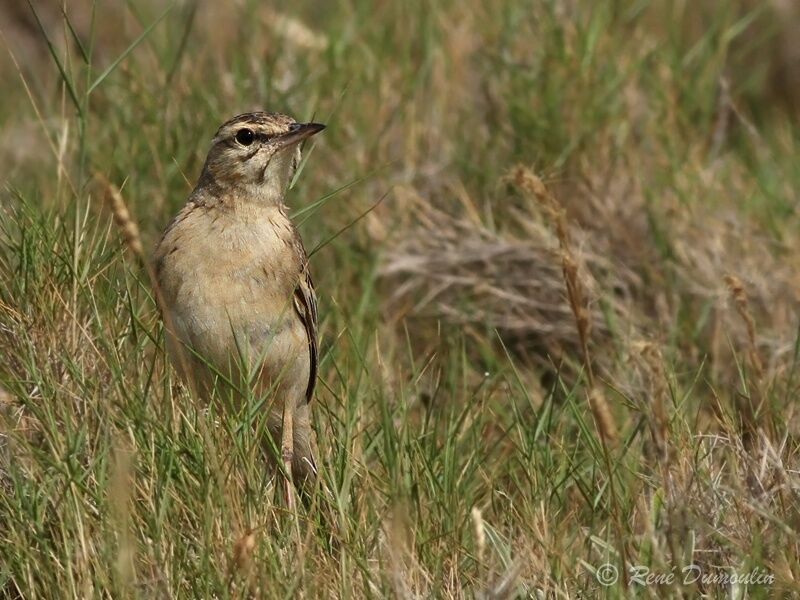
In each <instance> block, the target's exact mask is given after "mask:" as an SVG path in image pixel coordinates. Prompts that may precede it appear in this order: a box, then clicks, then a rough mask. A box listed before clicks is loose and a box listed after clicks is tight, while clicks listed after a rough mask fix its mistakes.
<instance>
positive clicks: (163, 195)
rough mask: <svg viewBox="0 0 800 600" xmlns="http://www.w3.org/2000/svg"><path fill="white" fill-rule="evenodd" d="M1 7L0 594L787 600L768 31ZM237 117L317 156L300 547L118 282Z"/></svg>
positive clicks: (323, 7)
mask: <svg viewBox="0 0 800 600" xmlns="http://www.w3.org/2000/svg"><path fill="white" fill-rule="evenodd" d="M32 4H33V6H34V7H35V9H36V16H34V12H32V11H31V9H30V7H29V6H28V5H27V4H26V3H23V2H4V3H2V4H0V29H2V32H3V40H4V44H5V49H4V50H3V53H2V58H0V73H2V80H3V82H4V85H3V94H2V95H0V159H2V165H3V169H2V179H3V182H4V184H3V189H2V191H1V192H0V383H1V384H2V390H1V391H0V423H1V424H2V437H0V486H1V487H2V493H1V494H0V590H2V595H3V596H4V597H10V598H15V597H24V598H52V597H57V596H62V597H95V596H107V597H115V598H116V597H137V596H141V597H185V598H196V597H247V596H250V595H255V596H264V597H294V596H300V597H309V598H314V597H318V596H323V597H329V596H332V597H342V598H350V597H376V598H380V597H387V596H388V597H402V598H406V597H455V598H460V597H485V598H506V597H520V598H525V597H537V598H538V597H541V598H544V597H595V596H605V595H608V596H611V597H623V596H628V595H630V594H636V595H640V596H653V597H656V596H660V595H684V596H687V597H695V596H697V595H700V594H707V595H709V596H712V597H713V596H723V595H729V596H731V597H737V598H739V597H772V596H778V595H788V594H791V593H793V592H796V590H797V588H798V578H799V577H800V561H799V560H798V556H800V542H798V540H799V539H800V512H798V508H799V507H800V498H799V497H798V493H800V474H799V473H798V438H797V436H798V415H797V409H796V406H797V403H796V400H797V396H798V387H799V386H800V382H799V379H800V378H799V377H798V374H797V359H798V350H799V349H800V345H799V344H800V337H799V336H798V331H800V329H799V326H800V323H798V306H799V304H800V260H799V257H800V212H799V211H798V190H799V189H800V161H798V158H797V156H798V141H799V140H800V137H799V136H798V133H799V130H798V126H797V123H798V120H797V119H798V115H800V45H799V44H798V41H797V35H796V34H797V31H798V29H800V16H799V15H800V11H799V9H798V5H797V3H793V2H791V0H765V1H763V2H756V1H755V0H753V1H749V0H717V1H711V0H709V1H701V2H685V1H676V2H666V1H663V2H662V1H660V0H639V1H613V0H605V1H600V2H598V1H590V0H587V1H583V0H537V1H522V0H508V1H504V2H494V1H482V0H467V1H463V0H462V1H461V2H455V1H450V0H438V1H431V2H419V1H410V2H388V1H380V2H360V1H358V0H350V1H347V2H338V3H334V2H326V3H317V2H306V1H301V2H295V3H293V8H291V9H286V10H284V9H283V8H280V9H279V8H277V3H276V5H275V6H273V7H270V6H264V3H260V2H246V1H239V2H232V3H222V2H211V1H208V2H199V3H193V2H177V3H175V4H171V5H169V6H167V5H162V4H161V3H158V2H155V1H153V2H147V1H144V0H143V1H141V2H138V1H137V2H134V1H128V2H122V1H119V2H106V3H97V5H94V4H93V3H91V2H89V1H88V0H86V1H83V2H77V1H76V2H69V3H65V7H66V10H65V11H62V9H61V3H60V2H57V1H56V0H53V1H50V2H48V1H45V0H33V2H32ZM165 9H166V10H165ZM255 108H267V109H270V110H277V111H281V112H288V113H290V114H292V115H295V116H296V117H297V118H311V117H312V116H313V117H314V118H315V119H317V120H321V121H323V122H325V123H327V124H328V126H329V127H328V129H327V130H326V131H325V133H324V134H323V135H321V136H319V139H318V141H317V142H316V145H315V147H314V148H313V152H309V151H308V150H309V149H307V152H306V156H308V157H309V160H308V161H307V163H305V165H304V169H303V171H302V174H301V176H300V177H299V179H298V181H297V184H296V185H295V187H294V189H293V190H292V192H291V204H292V208H293V210H294V211H295V213H296V215H297V219H298V222H300V223H302V226H301V231H302V233H303V236H304V239H305V241H306V246H307V247H308V248H309V249H314V250H315V252H314V254H313V257H312V266H313V270H314V274H315V279H316V283H317V287H318V292H319V296H320V312H321V319H322V324H321V329H322V368H321V374H320V385H319V386H318V390H319V391H318V394H317V398H316V400H315V420H316V428H317V431H318V436H319V445H320V448H321V455H322V456H321V465H322V473H323V480H324V485H323V488H324V489H320V490H319V491H318V493H317V494H316V496H315V502H316V506H315V507H314V508H313V509H312V510H306V509H305V508H300V509H299V513H298V515H297V516H296V517H295V516H293V515H290V514H288V513H287V512H286V510H285V509H284V508H283V507H282V505H281V502H280V501H279V496H280V494H279V493H278V492H277V491H276V490H275V489H274V488H275V485H274V482H273V474H272V473H271V472H270V471H269V470H268V469H265V468H264V463H263V460H262V458H261V456H260V454H259V450H258V441H257V440H254V439H253V435H252V429H251V428H249V427H248V426H247V419H246V417H243V416H241V415H240V416H239V417H238V418H234V417H231V416H230V415H223V414H220V413H219V412H218V411H217V409H216V407H214V406H208V407H207V406H202V405H199V404H198V403H196V402H194V401H193V400H192V398H190V396H189V393H188V392H187V390H186V389H184V388H183V387H182V386H181V385H180V384H179V382H178V381H177V379H176V376H175V373H174V372H173V370H172V369H171V368H170V366H169V365H168V363H167V362H166V360H165V355H164V351H163V330H162V325H161V321H160V318H159V314H158V310H157V307H156V305H155V302H154V299H153V294H152V291H151V287H150V283H149V280H148V277H147V273H146V270H145V269H144V268H143V266H142V263H141V261H140V260H139V259H138V257H137V254H136V252H135V250H136V244H137V242H140V243H141V244H142V247H143V248H144V253H145V255H147V254H148V253H149V249H150V248H152V246H153V244H154V242H155V240H156V239H157V236H158V235H159V233H160V231H161V230H162V228H163V227H164V225H165V224H166V223H167V222H168V220H169V219H170V217H171V216H172V215H173V214H174V213H175V212H176V211H177V210H178V208H179V207H180V206H181V204H182V203H183V201H184V199H185V198H186V196H187V194H188V192H189V191H190V190H191V187H192V185H193V183H194V181H195V179H196V177H197V175H198V172H199V169H200V167H201V165H202V160H203V159H204V157H205V153H206V151H207V148H208V142H209V140H210V137H211V136H212V134H213V132H214V131H215V128H216V127H217V126H218V124H219V123H221V122H222V121H223V120H225V119H227V118H229V117H230V116H232V115H234V114H237V113H239V112H243V111H246V110H251V109H255ZM315 139H316V138H315ZM114 189H121V194H120V195H119V196H114V195H113V193H112V192H113V190H114ZM109 198H111V199H113V198H116V204H113V203H109V202H107V201H106V200H107V199H109ZM114 207H115V208H114ZM123 207H125V208H124V209H123ZM125 210H127V211H128V217H127V219H128V220H127V221H126V222H124V223H123V225H125V226H126V227H127V229H120V228H119V227H116V226H115V225H114V222H113V218H112V213H114V212H116V216H117V218H118V219H122V220H123V221H125V219H126V218H125V215H124V212H125ZM132 223H136V224H138V232H137V231H135V230H134V229H132ZM126 236H127V237H126ZM317 250H318V251H317ZM605 564H610V565H612V566H613V569H616V570H617V572H618V573H619V574H620V576H619V579H618V581H616V582H614V583H612V584H611V585H603V584H604V583H608V582H605V581H604V580H603V577H606V576H608V574H609V573H611V574H612V575H613V569H610V568H608V567H607V568H605V569H601V570H600V571H599V572H598V569H600V568H601V566H602V565H605ZM689 565H697V566H698V568H699V569H701V570H702V572H703V574H704V575H706V576H707V577H706V579H703V580H699V581H695V582H693V583H688V584H684V582H683V576H682V575H681V574H680V573H681V570H682V569H684V568H686V567H687V566H689ZM636 566H641V567H643V568H644V567H646V568H649V569H650V570H651V572H652V573H660V574H669V573H671V572H675V573H677V574H678V576H677V577H676V579H675V582H674V583H672V584H663V585H660V586H657V585H650V586H647V587H645V586H641V585H638V584H637V583H636V582H635V581H629V578H628V577H626V576H625V575H628V574H630V572H631V569H632V568H635V567H636ZM754 570H755V571H756V572H760V573H762V574H769V575H770V576H772V577H773V578H774V581H772V583H771V584H769V585H749V586H748V585H746V584H741V583H739V584H735V585H726V584H725V583H723V582H721V579H722V576H723V575H724V574H728V575H729V576H730V574H731V573H736V574H739V575H744V574H746V573H751V572H753V571H754ZM715 578H716V579H715ZM611 579H613V577H612V578H611Z"/></svg>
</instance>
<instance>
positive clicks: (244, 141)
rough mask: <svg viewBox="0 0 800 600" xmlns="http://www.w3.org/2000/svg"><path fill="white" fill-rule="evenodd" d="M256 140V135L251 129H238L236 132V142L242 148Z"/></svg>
mask: <svg viewBox="0 0 800 600" xmlns="http://www.w3.org/2000/svg"><path fill="white" fill-rule="evenodd" d="M254 139H256V134H255V133H253V130H252V129H240V130H239V131H237V132H236V141H237V142H239V143H240V144H241V145H242V146H249V145H250V144H252V143H253V140H254Z"/></svg>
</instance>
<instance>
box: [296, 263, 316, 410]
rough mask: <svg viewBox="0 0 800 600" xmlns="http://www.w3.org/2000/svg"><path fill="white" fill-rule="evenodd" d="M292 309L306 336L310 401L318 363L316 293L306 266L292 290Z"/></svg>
mask: <svg viewBox="0 0 800 600" xmlns="http://www.w3.org/2000/svg"><path fill="white" fill-rule="evenodd" d="M294 309H295V310H296V311H297V315H298V316H299V317H300V320H301V321H302V322H303V326H304V327H305V328H306V335H307V336H308V355H309V359H310V361H311V365H310V366H311V369H310V371H309V375H308V386H307V387H306V402H311V398H312V397H313V396H314V388H315V387H316V385H317V368H318V365H319V357H318V348H317V295H316V294H315V293H314V283H313V282H312V281H311V275H310V274H309V272H308V266H307V265H306V268H305V269H303V275H302V276H301V278H300V283H299V284H298V285H297V287H296V288H295V290H294Z"/></svg>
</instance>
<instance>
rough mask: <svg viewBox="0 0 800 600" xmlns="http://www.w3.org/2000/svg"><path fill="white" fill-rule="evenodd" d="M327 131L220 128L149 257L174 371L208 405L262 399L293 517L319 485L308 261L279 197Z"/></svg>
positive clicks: (247, 123) (254, 121)
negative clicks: (301, 495)
mask: <svg viewBox="0 0 800 600" xmlns="http://www.w3.org/2000/svg"><path fill="white" fill-rule="evenodd" d="M324 128H325V125H323V124H321V123H315V122H297V121H296V120H295V119H293V118H291V117H289V116H287V115H284V114H279V113H272V112H251V113H245V114H240V115H238V116H235V117H233V118H232V119H230V120H228V121H226V122H225V123H223V124H222V125H221V126H220V127H219V129H218V130H217V132H216V134H215V135H214V138H213V139H212V141H211V148H210V150H209V152H208V155H207V157H206V160H205V163H204V165H203V169H202V172H201V174H200V177H199V179H198V181H197V185H196V186H195V188H194V190H193V191H192V192H191V193H190V194H189V197H188V200H187V202H186V204H185V205H184V206H183V208H182V209H181V210H180V211H179V212H178V214H177V215H176V216H175V217H174V218H173V219H172V221H171V222H170V223H169V224H168V225H167V227H166V229H165V230H164V233H163V235H162V236H161V238H160V240H159V242H158V243H157V245H156V250H155V253H154V271H155V275H156V281H157V287H158V290H157V291H158V297H159V304H160V305H161V312H162V315H163V320H164V324H165V332H166V334H165V338H166V348H167V353H168V355H169V357H170V359H171V362H172V364H173V365H174V367H175V369H176V370H177V371H178V373H179V375H180V376H181V377H182V378H183V379H184V380H185V381H187V382H188V384H189V386H190V389H194V390H195V391H196V393H197V394H198V395H199V396H200V397H201V398H203V399H205V400H210V399H211V398H212V397H213V394H214V390H215V389H216V390H220V389H222V388H224V389H226V390H228V392H229V395H228V398H232V399H234V401H238V402H240V403H241V402H242V401H243V399H244V398H245V397H246V395H247V394H248V393H251V394H253V395H254V396H257V397H260V398H267V399H268V400H265V402H264V406H266V407H267V408H266V410H268V411H269V412H268V415H267V433H268V435H269V436H270V437H271V441H272V442H273V443H274V444H275V446H273V448H274V447H278V448H279V451H280V461H281V462H282V466H283V473H284V474H285V475H286V497H287V503H288V506H289V508H292V509H293V508H294V500H293V498H294V492H295V491H296V487H299V488H301V490H302V489H306V490H307V489H308V488H309V484H310V483H312V482H313V481H314V480H315V478H316V476H317V465H316V457H315V454H316V448H315V447H316V440H315V436H314V431H313V429H312V426H311V414H310V407H311V401H312V398H313V395H314V388H315V385H316V380H317V370H318V365H319V354H318V339H317V299H316V294H315V291H314V285H313V282H312V279H311V275H310V272H309V263H308V256H307V253H306V251H305V248H304V246H303V241H302V239H301V237H300V234H299V232H298V231H297V228H296V227H295V225H294V224H293V222H292V220H291V219H290V217H289V215H288V209H287V206H286V204H285V198H286V192H287V190H288V188H289V185H290V183H291V181H292V180H293V177H294V175H295V173H296V171H297V167H298V165H299V164H300V160H301V143H302V142H303V141H304V140H307V139H308V138H310V137H311V136H313V135H315V134H317V133H319V132H320V131H322V130H323V129H324ZM219 396H220V393H219V392H217V397H219ZM278 442H280V445H279V446H278ZM271 454H272V456H274V454H275V453H274V452H272V453H271ZM295 486H296V487H295Z"/></svg>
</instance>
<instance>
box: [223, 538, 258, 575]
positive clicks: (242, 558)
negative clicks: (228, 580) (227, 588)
mask: <svg viewBox="0 0 800 600" xmlns="http://www.w3.org/2000/svg"><path fill="white" fill-rule="evenodd" d="M255 549H256V533H255V529H248V530H247V531H245V533H244V535H242V536H241V537H240V538H239V539H238V540H236V542H235V543H234V544H233V553H232V554H231V560H230V568H229V571H230V576H231V577H233V575H234V574H235V573H236V572H240V571H244V570H246V569H247V568H248V567H249V566H250V561H251V560H252V558H253V551H254V550H255Z"/></svg>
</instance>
